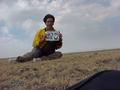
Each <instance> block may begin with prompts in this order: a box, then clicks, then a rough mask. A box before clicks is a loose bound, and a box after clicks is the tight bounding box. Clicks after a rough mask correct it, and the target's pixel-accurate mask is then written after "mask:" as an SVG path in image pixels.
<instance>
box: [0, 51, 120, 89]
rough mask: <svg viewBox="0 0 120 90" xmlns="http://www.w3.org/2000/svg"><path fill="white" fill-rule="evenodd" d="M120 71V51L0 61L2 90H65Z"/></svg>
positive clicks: (0, 84) (0, 87)
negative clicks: (101, 73) (96, 75)
mask: <svg viewBox="0 0 120 90" xmlns="http://www.w3.org/2000/svg"><path fill="white" fill-rule="evenodd" d="M111 69H112V70H120V50H119V49H116V50H104V51H94V52H81V53H69V54H64V55H63V57H62V58H60V59H55V60H47V61H37V62H32V61H30V62H25V63H10V62H8V61H7V60H0V90H64V89H65V88H67V87H68V86H71V85H73V84H75V83H77V82H79V81H81V80H83V79H84V78H86V77H89V76H91V75H92V74H94V73H96V72H99V71H102V70H111Z"/></svg>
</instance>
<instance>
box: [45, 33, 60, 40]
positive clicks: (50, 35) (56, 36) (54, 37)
mask: <svg viewBox="0 0 120 90" xmlns="http://www.w3.org/2000/svg"><path fill="white" fill-rule="evenodd" d="M45 40H46V41H59V32H58V31H46V32H45Z"/></svg>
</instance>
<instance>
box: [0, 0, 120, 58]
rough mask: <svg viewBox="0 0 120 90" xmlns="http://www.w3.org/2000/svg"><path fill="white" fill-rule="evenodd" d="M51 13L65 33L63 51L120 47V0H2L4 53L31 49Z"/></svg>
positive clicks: (0, 29) (0, 46) (0, 47)
mask: <svg viewBox="0 0 120 90" xmlns="http://www.w3.org/2000/svg"><path fill="white" fill-rule="evenodd" d="M48 13H50V14H53V15H54V16H55V17H56V22H55V25H54V27H55V28H56V29H57V30H59V31H60V32H61V33H62V34H63V47H62V48H61V49H60V50H59V51H62V52H81V51H89V50H99V49H112V48H120V39H119V38H120V0H0V57H1V58H2V57H13V56H18V55H23V54H24V53H26V52H29V51H31V49H32V40H33V37H34V34H35V32H36V31H37V29H38V28H40V27H43V26H44V23H43V21H42V19H43V17H44V16H45V15H46V14H48Z"/></svg>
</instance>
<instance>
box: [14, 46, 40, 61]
mask: <svg viewBox="0 0 120 90" xmlns="http://www.w3.org/2000/svg"><path fill="white" fill-rule="evenodd" d="M41 56H42V52H41V50H40V49H39V48H33V49H32V51H31V52H28V53H26V54H24V55H23V56H19V57H18V58H17V59H16V61H18V62H26V61H31V60H32V59H33V58H38V57H41Z"/></svg>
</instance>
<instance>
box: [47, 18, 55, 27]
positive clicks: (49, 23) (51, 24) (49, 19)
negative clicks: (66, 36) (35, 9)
mask: <svg viewBox="0 0 120 90" xmlns="http://www.w3.org/2000/svg"><path fill="white" fill-rule="evenodd" d="M45 25H46V26H47V27H52V26H53V25H54V21H53V18H48V19H47V20H46V22H45Z"/></svg>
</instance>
